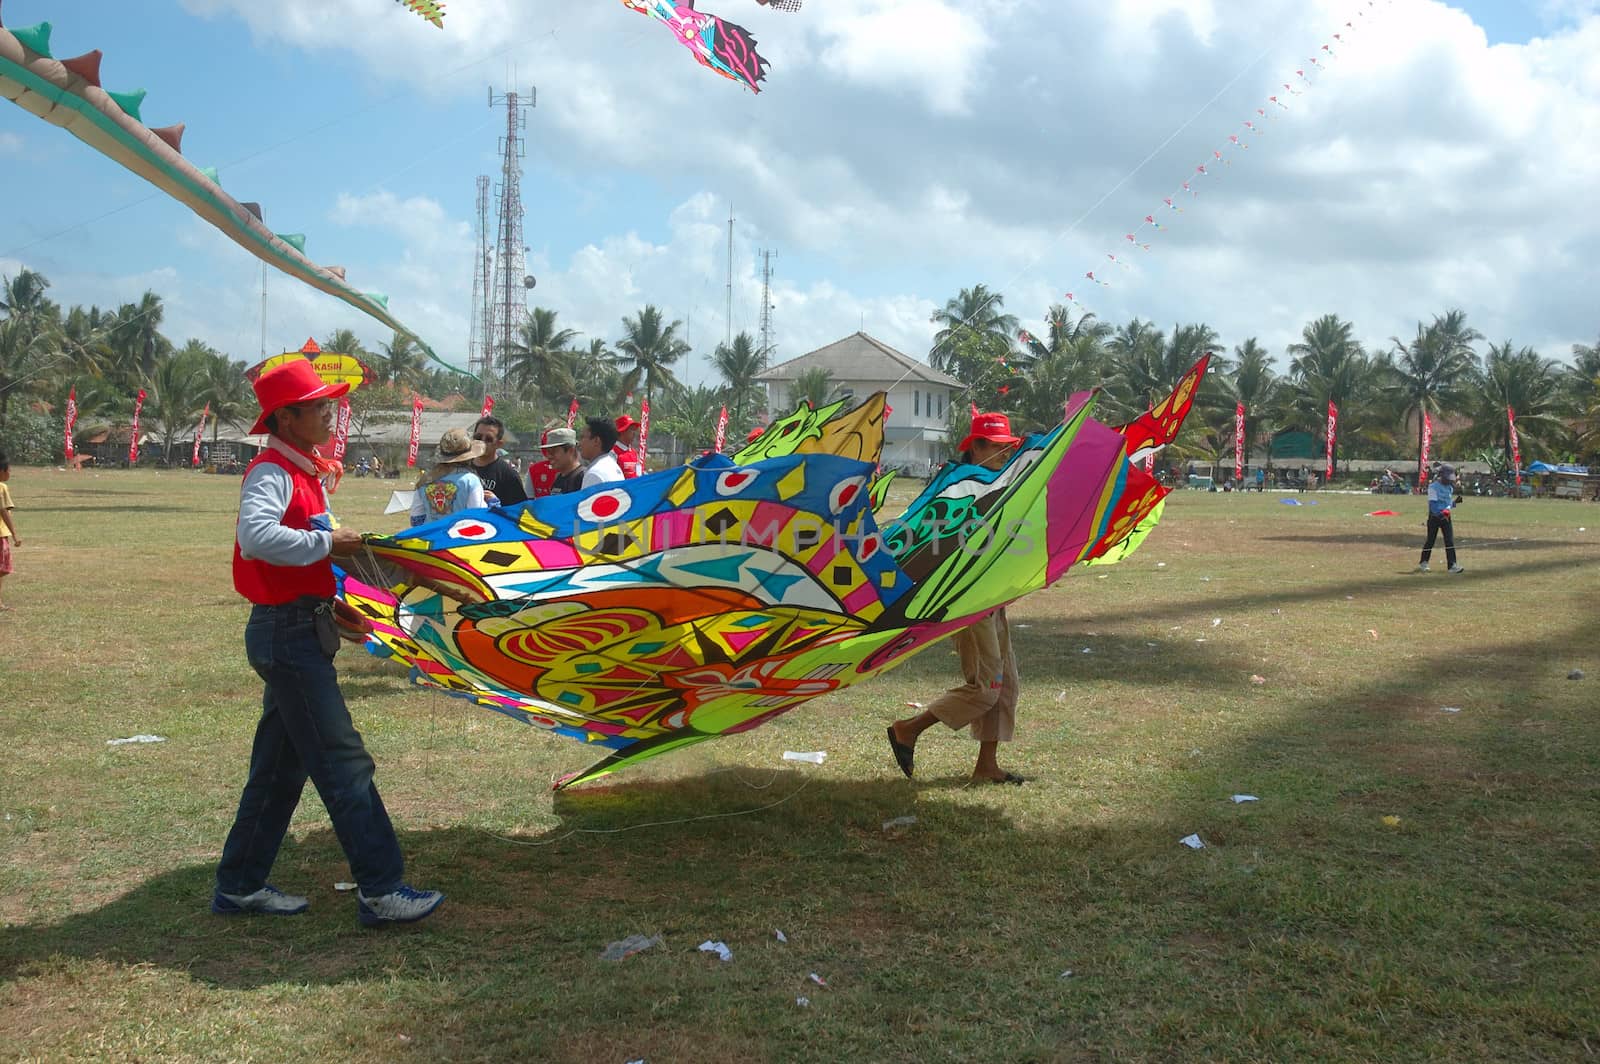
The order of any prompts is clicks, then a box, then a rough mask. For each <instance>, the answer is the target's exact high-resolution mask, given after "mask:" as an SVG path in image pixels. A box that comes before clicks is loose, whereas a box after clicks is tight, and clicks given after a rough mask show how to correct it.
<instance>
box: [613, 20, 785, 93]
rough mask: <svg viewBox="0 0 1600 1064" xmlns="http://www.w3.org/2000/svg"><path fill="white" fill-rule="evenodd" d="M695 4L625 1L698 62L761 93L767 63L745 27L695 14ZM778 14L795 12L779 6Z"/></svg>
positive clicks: (752, 90)
mask: <svg viewBox="0 0 1600 1064" xmlns="http://www.w3.org/2000/svg"><path fill="white" fill-rule="evenodd" d="M694 4H695V0H622V6H623V7H626V8H627V9H628V10H629V11H636V12H638V13H639V14H641V15H648V16H650V17H651V18H653V19H655V20H656V21H657V22H660V23H662V24H663V25H665V26H666V27H667V28H668V29H670V30H671V31H672V35H673V36H674V37H676V38H677V39H678V43H679V44H681V45H683V46H684V47H685V48H687V49H689V51H690V52H691V53H693V55H694V58H695V62H697V63H699V64H700V65H701V66H703V67H705V68H706V69H708V70H712V71H714V72H716V73H718V74H721V75H722V76H723V77H725V78H728V79H729V80H731V81H737V82H740V83H741V84H743V85H744V86H745V87H747V88H748V89H749V90H750V91H751V92H760V91H761V86H760V84H759V82H761V81H762V80H764V79H765V78H766V76H767V61H766V60H765V59H763V58H762V57H761V53H759V52H757V51H756V39H755V38H754V37H752V36H751V35H750V31H749V30H747V29H745V28H744V27H743V26H736V25H734V24H733V23H732V22H725V21H724V20H722V19H720V18H718V17H717V16H716V15H712V14H708V13H706V12H703V11H696V10H695V8H694ZM773 7H774V8H775V9H776V10H780V11H792V10H795V9H797V8H798V7H799V5H798V4H795V5H794V6H793V7H790V6H788V5H787V4H786V3H783V2H779V3H776V4H774V5H773Z"/></svg>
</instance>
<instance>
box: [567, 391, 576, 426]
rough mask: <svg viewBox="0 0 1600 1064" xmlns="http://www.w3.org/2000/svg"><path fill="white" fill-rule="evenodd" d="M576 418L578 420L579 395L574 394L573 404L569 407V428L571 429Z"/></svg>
mask: <svg viewBox="0 0 1600 1064" xmlns="http://www.w3.org/2000/svg"><path fill="white" fill-rule="evenodd" d="M576 420H578V397H577V396H576V395H574V396H573V397H572V403H571V405H570V406H568V407H567V428H569V429H570V428H571V427H572V423H573V422H574V421H576Z"/></svg>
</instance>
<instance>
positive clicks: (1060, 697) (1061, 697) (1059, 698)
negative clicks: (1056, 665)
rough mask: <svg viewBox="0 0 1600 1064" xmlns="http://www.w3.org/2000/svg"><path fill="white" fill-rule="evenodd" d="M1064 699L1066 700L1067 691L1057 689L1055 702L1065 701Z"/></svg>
mask: <svg viewBox="0 0 1600 1064" xmlns="http://www.w3.org/2000/svg"><path fill="white" fill-rule="evenodd" d="M1066 700H1067V692H1065V691H1057V692H1056V701H1057V702H1065V701H1066Z"/></svg>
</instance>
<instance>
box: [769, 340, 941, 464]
mask: <svg viewBox="0 0 1600 1064" xmlns="http://www.w3.org/2000/svg"><path fill="white" fill-rule="evenodd" d="M814 369H823V370H826V371H827V373H828V376H829V378H830V379H831V380H832V381H833V395H832V398H834V399H857V400H860V399H865V398H866V397H867V396H869V395H871V394H872V393H873V392H880V391H881V392H887V393H888V395H889V406H890V407H891V408H892V409H893V412H892V413H891V414H890V415H889V417H888V422H887V424H886V425H885V427H884V448H883V464H884V466H886V467H888V468H891V469H903V470H906V471H908V472H911V473H914V474H917V475H919V476H921V475H926V474H927V472H928V467H929V463H930V462H931V463H932V464H933V465H935V466H937V465H939V464H940V463H942V462H943V461H944V460H945V459H947V458H949V457H950V448H951V445H952V443H953V442H954V441H952V440H950V439H949V431H948V428H947V426H946V416H947V414H948V413H949V408H950V406H951V404H953V403H955V402H956V397H957V396H958V395H960V394H961V390H962V389H961V382H960V381H958V380H956V379H955V378H954V377H952V376H950V375H949V374H947V373H940V372H939V371H938V370H936V369H934V368H932V367H931V366H929V365H928V364H927V363H925V362H919V361H917V360H916V359H914V358H912V357H911V356H910V355H905V354H901V353H900V352H899V351H896V350H895V349H894V348H892V347H890V346H889V345H888V344H886V343H884V342H883V341H882V340H875V339H873V338H872V337H870V336H868V335H867V334H866V333H864V332H858V333H853V334H851V335H849V336H846V337H845V338H844V339H843V340H836V341H834V342H833V343H831V344H828V345H827V346H826V347H819V348H817V349H816V350H815V351H812V352H810V353H809V354H805V355H801V356H800V357H799V358H794V359H790V360H789V361H788V362H784V363H781V364H780V365H776V366H773V367H772V368H771V369H769V370H767V371H766V372H765V373H762V374H761V375H760V376H758V377H756V380H757V381H759V382H760V383H761V384H762V385H764V386H765V387H766V389H767V410H768V411H770V412H771V414H772V416H773V417H781V416H783V415H784V414H786V413H788V412H790V411H792V410H793V409H794V408H795V404H796V402H797V400H796V399H795V398H794V395H793V390H792V389H793V386H794V382H795V379H796V378H798V377H799V376H800V375H801V374H802V373H805V372H806V371H807V370H814Z"/></svg>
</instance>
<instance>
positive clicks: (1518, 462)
mask: <svg viewBox="0 0 1600 1064" xmlns="http://www.w3.org/2000/svg"><path fill="white" fill-rule="evenodd" d="M1506 421H1507V423H1509V424H1510V426H1511V462H1512V464H1513V465H1514V466H1516V478H1517V487H1518V488H1519V489H1520V488H1521V487H1522V445H1521V444H1520V443H1519V442H1518V441H1517V412H1516V411H1515V410H1513V409H1511V408H1510V407H1509V406H1508V407H1506ZM1517 494H1518V495H1521V494H1522V492H1521V491H1518V492H1517Z"/></svg>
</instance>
